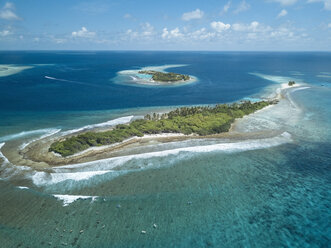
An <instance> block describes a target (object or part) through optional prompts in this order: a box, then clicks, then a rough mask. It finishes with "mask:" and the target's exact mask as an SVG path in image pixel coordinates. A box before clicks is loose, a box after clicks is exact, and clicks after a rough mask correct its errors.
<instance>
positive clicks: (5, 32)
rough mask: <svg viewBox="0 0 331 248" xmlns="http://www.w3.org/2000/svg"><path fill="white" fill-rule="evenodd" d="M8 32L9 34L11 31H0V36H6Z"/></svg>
mask: <svg viewBox="0 0 331 248" xmlns="http://www.w3.org/2000/svg"><path fill="white" fill-rule="evenodd" d="M10 34H11V32H10V31H9V30H3V31H0V36H1V37H5V36H8V35H10Z"/></svg>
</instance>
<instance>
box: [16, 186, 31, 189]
mask: <svg viewBox="0 0 331 248" xmlns="http://www.w3.org/2000/svg"><path fill="white" fill-rule="evenodd" d="M17 188H19V189H29V187H25V186H17Z"/></svg>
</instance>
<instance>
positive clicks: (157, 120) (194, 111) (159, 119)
mask: <svg viewBox="0 0 331 248" xmlns="http://www.w3.org/2000/svg"><path fill="white" fill-rule="evenodd" d="M275 103H277V102H275V101H261V102H255V103H251V102H249V101H245V102H241V103H240V104H238V103H234V104H231V105H228V104H219V105H216V106H215V107H209V106H208V107H183V108H177V109H176V110H174V111H171V112H169V113H166V114H162V115H159V114H156V113H154V114H152V115H146V116H145V118H144V119H139V120H135V121H132V122H131V123H129V124H127V125H124V124H120V125H117V126H116V127H115V128H114V129H113V130H110V131H105V132H86V133H82V134H79V135H77V136H73V137H70V138H67V139H65V140H62V141H57V142H55V143H53V144H52V145H51V146H50V148H49V151H53V152H56V153H59V154H61V155H62V156H63V157H66V156H69V155H73V154H75V153H77V152H80V151H83V150H85V149H87V148H89V147H92V146H103V145H110V144H114V143H118V142H121V141H123V140H125V139H128V138H130V137H134V136H138V137H142V136H143V135H144V134H159V133H183V134H186V135H189V134H193V133H194V134H198V135H200V136H205V135H211V134H218V133H222V132H227V131H229V129H230V127H231V124H232V123H233V122H234V120H235V119H236V118H241V117H243V116H244V115H248V114H251V113H253V112H255V111H256V110H259V109H262V108H264V107H266V106H268V105H270V104H275Z"/></svg>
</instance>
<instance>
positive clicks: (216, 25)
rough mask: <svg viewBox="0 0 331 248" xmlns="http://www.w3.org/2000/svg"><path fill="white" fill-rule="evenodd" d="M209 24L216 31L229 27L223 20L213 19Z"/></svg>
mask: <svg viewBox="0 0 331 248" xmlns="http://www.w3.org/2000/svg"><path fill="white" fill-rule="evenodd" d="M210 26H211V27H212V28H213V29H214V30H216V31H217V32H222V31H225V30H228V29H229V28H230V27H231V25H230V24H225V23H223V22H215V21H214V22H212V23H210Z"/></svg>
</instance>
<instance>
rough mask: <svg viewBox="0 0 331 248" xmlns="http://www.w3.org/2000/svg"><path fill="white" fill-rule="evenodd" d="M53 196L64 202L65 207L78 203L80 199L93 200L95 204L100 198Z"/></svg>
mask: <svg viewBox="0 0 331 248" xmlns="http://www.w3.org/2000/svg"><path fill="white" fill-rule="evenodd" d="M53 196H54V197H56V198H57V199H59V200H61V201H63V206H64V207H65V206H68V205H69V204H71V203H73V202H75V201H77V200H78V199H91V200H92V202H94V201H95V200H96V199H97V198H98V196H86V195H53Z"/></svg>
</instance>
